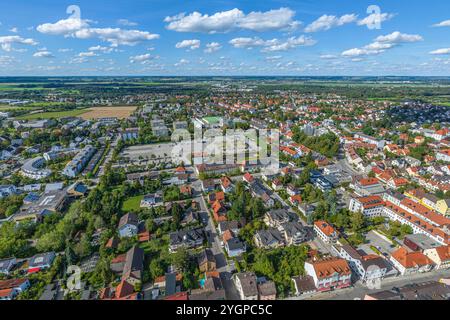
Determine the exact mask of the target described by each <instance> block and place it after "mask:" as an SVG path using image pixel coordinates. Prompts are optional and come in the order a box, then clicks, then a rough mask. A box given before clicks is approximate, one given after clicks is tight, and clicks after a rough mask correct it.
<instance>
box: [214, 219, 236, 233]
mask: <svg viewBox="0 0 450 320" xmlns="http://www.w3.org/2000/svg"><path fill="white" fill-rule="evenodd" d="M217 228H218V230H219V234H220V235H222V234H223V233H224V232H225V231H227V230H230V231H231V232H232V233H234V234H238V233H239V222H237V221H222V222H219V224H218V227H217Z"/></svg>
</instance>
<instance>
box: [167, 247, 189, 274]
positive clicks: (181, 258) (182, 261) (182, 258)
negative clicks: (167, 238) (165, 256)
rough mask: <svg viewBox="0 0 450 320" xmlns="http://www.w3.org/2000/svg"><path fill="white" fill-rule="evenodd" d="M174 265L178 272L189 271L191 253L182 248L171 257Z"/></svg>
mask: <svg viewBox="0 0 450 320" xmlns="http://www.w3.org/2000/svg"><path fill="white" fill-rule="evenodd" d="M171 260H172V264H173V265H174V266H175V268H177V269H178V270H182V271H184V270H187V268H188V262H189V253H188V251H187V249H186V248H184V247H181V248H179V249H178V250H177V251H176V252H175V253H173V254H172V255H171Z"/></svg>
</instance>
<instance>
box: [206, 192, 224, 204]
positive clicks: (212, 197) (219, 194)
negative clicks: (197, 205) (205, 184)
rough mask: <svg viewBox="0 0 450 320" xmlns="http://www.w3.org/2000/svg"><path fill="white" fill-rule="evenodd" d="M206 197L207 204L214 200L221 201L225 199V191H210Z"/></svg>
mask: <svg viewBox="0 0 450 320" xmlns="http://www.w3.org/2000/svg"><path fill="white" fill-rule="evenodd" d="M207 198H208V202H209V204H213V203H214V202H216V201H219V202H222V201H225V193H224V192H223V191H219V192H214V193H210V194H208V197H207Z"/></svg>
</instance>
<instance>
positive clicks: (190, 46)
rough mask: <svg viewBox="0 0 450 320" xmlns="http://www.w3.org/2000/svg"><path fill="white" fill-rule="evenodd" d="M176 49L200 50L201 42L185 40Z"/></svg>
mask: <svg viewBox="0 0 450 320" xmlns="http://www.w3.org/2000/svg"><path fill="white" fill-rule="evenodd" d="M175 48H177V49H184V48H188V49H190V50H195V49H198V48H200V40H198V39H192V40H183V41H180V42H178V43H177V44H176V45H175Z"/></svg>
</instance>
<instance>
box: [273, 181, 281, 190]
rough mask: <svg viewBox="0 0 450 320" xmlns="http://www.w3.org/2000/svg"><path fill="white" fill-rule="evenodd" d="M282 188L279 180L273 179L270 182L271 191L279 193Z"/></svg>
mask: <svg viewBox="0 0 450 320" xmlns="http://www.w3.org/2000/svg"><path fill="white" fill-rule="evenodd" d="M282 188H283V184H282V183H281V180H280V179H275V180H273V181H272V189H274V190H276V191H279V190H281V189H282Z"/></svg>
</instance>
